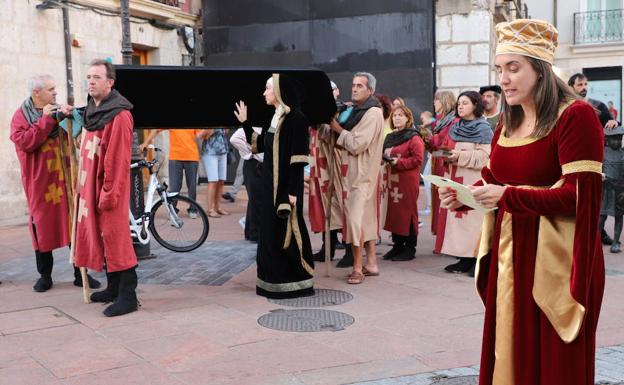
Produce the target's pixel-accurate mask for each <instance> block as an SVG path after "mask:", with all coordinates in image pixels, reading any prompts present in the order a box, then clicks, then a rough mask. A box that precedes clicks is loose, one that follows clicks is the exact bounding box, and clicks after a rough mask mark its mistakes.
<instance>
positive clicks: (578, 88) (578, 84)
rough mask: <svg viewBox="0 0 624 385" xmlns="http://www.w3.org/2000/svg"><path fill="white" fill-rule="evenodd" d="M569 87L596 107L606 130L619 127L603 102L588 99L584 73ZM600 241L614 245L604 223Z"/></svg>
mask: <svg viewBox="0 0 624 385" xmlns="http://www.w3.org/2000/svg"><path fill="white" fill-rule="evenodd" d="M568 85H569V86H570V87H572V89H573V90H574V92H576V93H577V94H578V95H580V96H582V97H583V98H584V99H585V100H586V101H587V102H588V103H589V104H591V105H592V106H594V109H595V110H596V113H597V114H598V119H599V120H600V124H602V126H603V127H604V128H605V129H607V130H610V129H613V128H615V127H617V126H618V122H617V120H615V119H613V117H612V116H611V113H610V112H609V109H608V108H607V106H606V105H605V104H604V103H603V102H601V101H599V100H596V99H592V98H588V97H587V87H588V80H587V76H585V75H583V74H582V73H576V74H574V75H572V76H570V79H568ZM600 239H601V241H602V243H603V244H604V245H612V244H613V239H611V237H609V235H608V234H607V232H606V231H605V229H604V222H601V227H600Z"/></svg>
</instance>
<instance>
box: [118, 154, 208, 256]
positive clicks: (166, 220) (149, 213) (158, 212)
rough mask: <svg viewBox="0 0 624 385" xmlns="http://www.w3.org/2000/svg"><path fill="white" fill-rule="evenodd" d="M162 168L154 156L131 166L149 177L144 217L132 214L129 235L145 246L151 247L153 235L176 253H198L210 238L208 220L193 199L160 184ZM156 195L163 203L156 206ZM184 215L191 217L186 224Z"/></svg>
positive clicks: (164, 184) (164, 183)
mask: <svg viewBox="0 0 624 385" xmlns="http://www.w3.org/2000/svg"><path fill="white" fill-rule="evenodd" d="M149 148H152V149H154V151H155V153H156V154H158V153H159V152H162V151H161V150H160V149H158V148H155V147H153V146H150V147H149ZM160 165H161V162H160V160H159V159H158V157H157V156H154V159H152V160H151V161H147V160H145V159H141V160H140V161H138V162H135V163H132V164H131V165H130V168H131V169H134V168H140V169H142V168H147V169H148V171H149V174H150V179H149V185H148V188H147V199H146V201H145V209H144V211H143V213H142V214H141V215H140V216H139V217H135V216H134V215H133V214H132V210H129V213H130V217H129V219H130V234H131V235H132V238H133V239H136V240H138V242H139V243H141V244H142V245H146V244H148V243H149V241H150V233H151V234H152V236H153V237H154V239H156V241H157V242H158V243H159V244H161V245H162V246H163V247H165V248H166V249H169V250H172V251H176V252H188V251H192V250H195V249H197V248H198V247H199V246H201V245H202V244H203V243H204V241H205V240H206V238H207V237H208V231H209V227H210V226H209V223H208V216H207V215H206V212H205V211H204V210H203V209H202V208H201V206H200V205H199V204H198V203H197V202H195V201H194V200H193V199H191V198H189V197H187V196H184V195H180V193H177V192H174V193H170V192H167V188H168V186H167V183H166V182H162V183H161V182H160V181H159V180H158V171H159V170H160ZM155 193H156V194H158V196H159V197H160V200H159V201H157V202H156V203H153V202H154V194H155ZM184 212H186V213H187V215H188V218H187V219H186V220H185V219H183V218H182V216H181V214H182V213H184ZM193 213H195V214H193ZM195 215H196V218H195ZM148 230H149V232H148Z"/></svg>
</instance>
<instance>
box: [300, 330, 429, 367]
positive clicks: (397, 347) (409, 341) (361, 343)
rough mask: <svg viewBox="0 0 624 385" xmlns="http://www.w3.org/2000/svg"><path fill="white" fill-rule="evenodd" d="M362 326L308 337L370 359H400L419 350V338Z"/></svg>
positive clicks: (310, 334)
mask: <svg viewBox="0 0 624 385" xmlns="http://www.w3.org/2000/svg"><path fill="white" fill-rule="evenodd" d="M360 326H361V327H359V328H348V329H347V330H346V332H345V333H309V335H308V336H306V338H309V339H310V340H313V341H315V342H318V343H322V344H324V345H327V346H329V347H331V348H333V349H336V350H338V351H342V352H345V353H348V354H349V355H352V356H359V355H361V356H362V357H365V358H366V360H370V361H377V360H387V359H398V358H401V357H407V356H410V355H413V354H414V353H415V352H416V351H417V347H418V340H417V339H415V338H413V337H411V336H410V337H405V336H399V335H396V334H391V333H388V332H386V331H384V330H380V329H378V328H376V327H370V326H366V325H360ZM380 341H383V343H380Z"/></svg>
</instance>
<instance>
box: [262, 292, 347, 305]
mask: <svg viewBox="0 0 624 385" xmlns="http://www.w3.org/2000/svg"><path fill="white" fill-rule="evenodd" d="M352 299H353V296H352V295H351V294H349V293H347V292H346V291H342V290H331V289H314V295H311V296H308V297H298V298H287V299H269V301H270V302H273V303H276V304H278V305H282V306H290V307H323V306H333V305H340V304H343V303H345V302H349V301H351V300H352Z"/></svg>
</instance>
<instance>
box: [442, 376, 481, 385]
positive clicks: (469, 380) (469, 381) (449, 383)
mask: <svg viewBox="0 0 624 385" xmlns="http://www.w3.org/2000/svg"><path fill="white" fill-rule="evenodd" d="M478 383H479V376H460V377H452V378H439V379H434V381H433V382H432V383H431V385H477V384H478Z"/></svg>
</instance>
